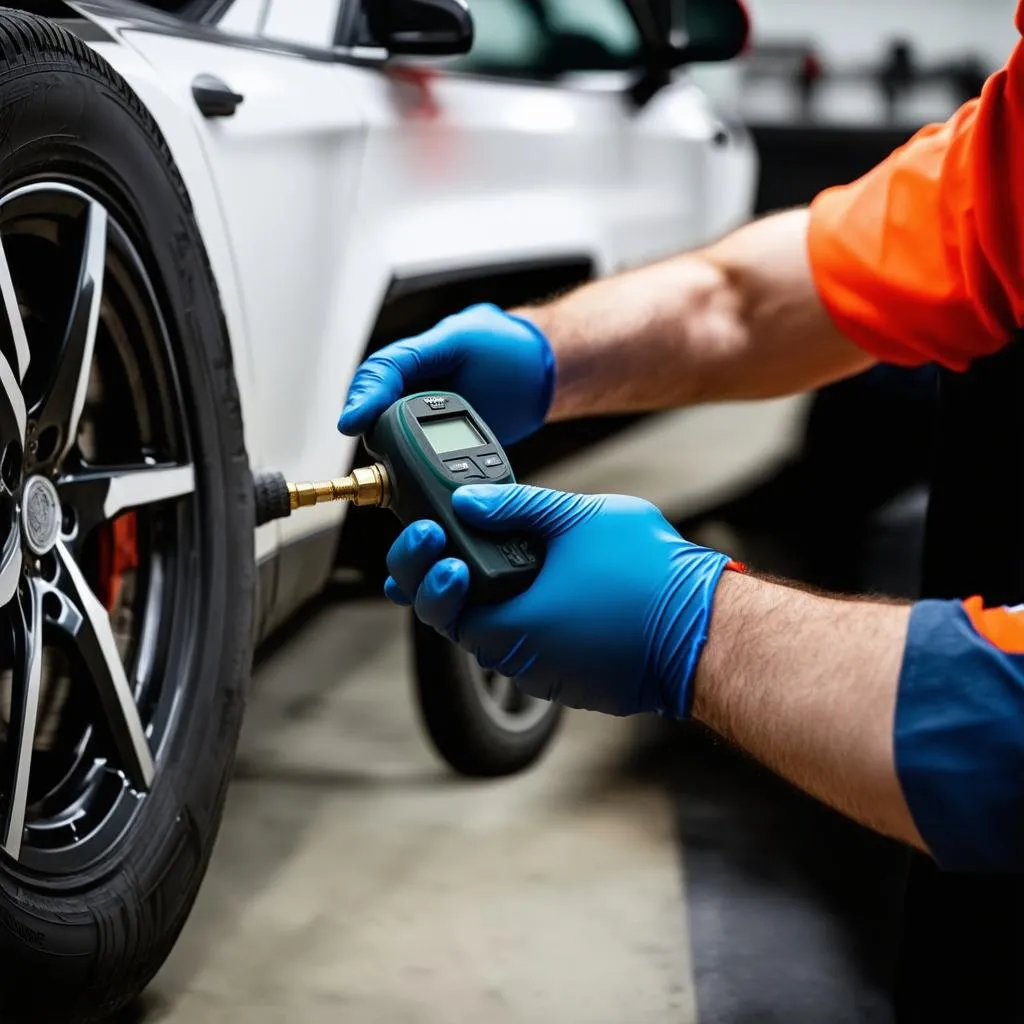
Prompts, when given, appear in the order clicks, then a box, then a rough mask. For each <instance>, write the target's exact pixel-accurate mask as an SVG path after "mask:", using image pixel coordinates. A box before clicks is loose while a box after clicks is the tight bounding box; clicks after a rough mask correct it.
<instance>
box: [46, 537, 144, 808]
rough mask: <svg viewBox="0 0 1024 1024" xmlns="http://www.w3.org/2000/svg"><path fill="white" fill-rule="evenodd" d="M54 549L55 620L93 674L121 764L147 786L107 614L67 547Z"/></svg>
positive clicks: (138, 729) (131, 702)
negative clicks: (57, 614)
mask: <svg viewBox="0 0 1024 1024" xmlns="http://www.w3.org/2000/svg"><path fill="white" fill-rule="evenodd" d="M54 550H55V551H56V552H57V560H58V562H59V563H60V577H59V580H58V584H57V585H58V587H59V589H60V592H61V594H62V595H63V598H64V600H63V601H62V602H61V605H62V607H61V615H60V619H59V620H58V622H57V625H58V626H60V627H61V628H62V629H64V630H65V631H66V632H67V633H69V634H70V635H71V637H72V638H73V639H74V642H75V645H76V646H77V648H78V651H79V653H80V654H81V656H82V659H83V660H84V662H85V665H86V668H87V670H88V672H89V674H90V676H91V677H92V680H93V685H94V686H95V687H96V692H97V696H98V697H99V699H100V704H101V705H102V707H103V713H104V715H105V717H106V720H107V725H108V726H109V727H110V732H111V735H112V736H113V739H114V744H115V745H116V747H117V752H118V755H119V756H120V759H121V767H122V768H123V769H124V772H125V774H126V775H127V776H128V778H129V780H130V781H131V782H132V784H133V785H134V786H135V787H136V788H138V789H149V787H150V786H151V785H152V783H153V774H154V766H153V755H152V753H151V751H150V749H149V741H148V740H147V739H146V731H145V729H144V728H143V725H142V719H141V718H140V717H139V709H138V708H137V707H136V705H135V697H134V695H133V693H132V688H131V684H130V683H129V682H128V677H127V675H126V674H125V671H124V665H123V664H122V663H121V655H120V654H119V653H118V650H117V642H116V641H115V639H114V633H113V630H112V629H111V627H110V616H109V615H108V614H107V610H106V609H105V608H104V607H103V605H102V604H101V603H100V602H99V600H98V598H97V597H96V595H95V594H94V593H93V592H92V589H91V588H90V586H89V584H88V583H87V582H86V580H85V577H84V576H83V575H82V571H81V569H79V568H78V565H77V564H76V562H75V560H74V558H72V556H71V553H70V552H69V551H68V549H67V547H66V546H65V545H64V544H63V543H61V542H58V544H57V546H56V548H55V549H54Z"/></svg>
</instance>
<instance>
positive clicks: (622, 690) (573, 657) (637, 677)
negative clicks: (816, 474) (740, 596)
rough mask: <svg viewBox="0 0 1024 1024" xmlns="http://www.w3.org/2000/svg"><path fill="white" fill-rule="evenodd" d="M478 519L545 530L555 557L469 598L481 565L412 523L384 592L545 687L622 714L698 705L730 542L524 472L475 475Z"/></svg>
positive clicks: (433, 529) (463, 493)
mask: <svg viewBox="0 0 1024 1024" xmlns="http://www.w3.org/2000/svg"><path fill="white" fill-rule="evenodd" d="M453 501H454V507H455V510H456V512H457V514H458V515H459V516H460V517H461V518H462V519H464V520H465V521H466V522H467V523H469V524H470V525H472V526H475V527H477V528H479V529H481V530H487V531H492V532H500V533H505V532H512V531H520V530H521V531H525V532H527V533H534V534H536V535H538V536H540V537H543V538H544V539H545V541H546V542H547V558H546V560H545V563H544V567H543V569H542V570H541V572H540V575H539V576H538V577H537V579H536V580H535V581H534V583H533V586H532V587H530V589H529V590H527V591H526V592H525V593H523V594H520V595H519V596H518V597H515V598H513V599H512V600H511V601H508V602H506V603H504V604H500V605H493V606H486V607H474V608H464V602H465V598H466V593H467V590H468V587H469V570H468V568H467V567H466V564H465V563H464V562H461V561H458V560H457V559H454V558H446V559H442V560H440V561H438V559H439V558H441V555H442V552H443V551H444V547H445V543H446V540H445V535H444V532H443V531H442V529H441V527H440V526H439V525H438V524H437V523H434V522H431V521H426V520H424V521H421V522H418V523H413V524H412V525H411V526H409V527H408V528H407V529H406V530H405V531H404V532H403V533H402V534H401V536H400V537H399V538H398V540H397V541H396V542H395V544H394V546H393V547H392V549H391V552H390V554H389V555H388V570H389V571H390V573H391V578H390V579H389V580H388V581H387V584H386V586H385V593H386V594H387V595H388V597H389V598H391V600H392V601H394V602H395V603H396V604H401V605H409V604H415V609H416V614H417V615H418V616H419V617H420V618H421V619H422V620H423V621H424V622H425V623H427V625H429V626H433V627H434V628H435V629H436V630H438V632H440V633H442V634H444V635H445V636H447V637H448V638H449V639H451V640H454V641H456V642H457V643H460V644H461V645H462V646H463V647H465V648H466V649H467V650H469V651H470V652H471V653H473V654H475V656H476V658H477V660H478V661H479V662H480V664H481V666H483V667H484V668H485V669H494V670H496V671H497V672H500V673H501V674H502V675H506V676H512V677H513V678H515V679H516V680H517V681H518V683H519V686H520V688H521V689H522V690H523V691H524V692H526V693H528V694H531V695H532V696H535V697H542V698H544V699H547V700H556V701H559V702H561V703H563V704H566V705H568V706H569V707H575V708H589V709H591V710H594V711H603V712H605V713H607V714H613V715H629V714H634V713H637V712H645V711H657V712H661V713H664V714H669V715H673V716H676V717H680V718H681V717H685V716H686V715H687V714H688V713H689V710H690V683H691V680H692V678H693V673H694V669H695V667H696V665H697V661H698V659H699V658H700V655H701V651H702V650H703V647H704V642H705V640H706V638H707V632H708V624H709V621H710V618H711V603H712V600H713V598H714V593H715V589H716V587H717V585H718V580H719V578H720V576H721V574H722V571H723V570H724V569H725V568H726V566H727V565H728V563H729V559H728V558H727V557H726V556H725V555H720V554H718V553H716V552H714V551H709V550H707V549H706V548H700V547H697V546H695V545H693V544H690V543H688V542H687V541H685V540H683V538H682V537H680V536H679V534H678V533H677V532H676V531H675V530H674V529H673V528H672V527H671V526H670V525H669V523H668V522H667V521H666V520H665V518H664V516H662V514H661V513H660V512H659V511H658V510H657V509H656V508H655V507H654V506H653V505H650V504H649V503H648V502H646V501H641V500H640V499H638V498H626V497H620V496H618V495H599V496H584V495H579V494H563V493H561V492H559V491H548V490H542V489H540V488H537V487H525V486H522V485H518V484H517V485H513V486H495V485H482V486H471V487H462V488H460V489H459V490H457V491H456V492H455V494H454V497H453Z"/></svg>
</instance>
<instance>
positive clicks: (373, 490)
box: [288, 463, 391, 510]
mask: <svg viewBox="0 0 1024 1024" xmlns="http://www.w3.org/2000/svg"><path fill="white" fill-rule="evenodd" d="M288 499H289V502H290V503H291V507H292V509H293V510H294V509H297V508H309V507H310V506H311V505H323V504H325V503H327V502H330V501H350V502H351V503H352V504H353V505H376V506H378V507H379V508H387V507H388V505H389V504H390V502H391V481H390V480H389V479H388V471H387V469H386V468H385V467H384V466H382V465H380V463H374V464H373V465H372V466H365V467H363V468H362V469H357V470H356V471H355V472H354V473H353V474H352V475H351V476H346V477H342V478H341V479H338V480H322V481H319V482H310V483H300V484H289V485H288Z"/></svg>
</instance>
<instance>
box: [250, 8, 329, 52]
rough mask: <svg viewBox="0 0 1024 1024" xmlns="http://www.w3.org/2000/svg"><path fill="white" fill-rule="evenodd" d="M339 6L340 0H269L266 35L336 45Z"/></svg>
mask: <svg viewBox="0 0 1024 1024" xmlns="http://www.w3.org/2000/svg"><path fill="white" fill-rule="evenodd" d="M339 10H340V7H339V2H338V0H270V6H269V8H268V10H267V12H266V14H265V17H264V21H263V35H265V36H266V37H267V38H268V39H280V40H282V41H283V42H289V43H300V44H301V45H303V46H311V47H315V48H318V49H324V50H327V49H330V48H331V46H333V45H334V37H335V33H336V32H337V29H338V15H339Z"/></svg>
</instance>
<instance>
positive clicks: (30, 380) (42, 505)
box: [0, 181, 196, 878]
mask: <svg viewBox="0 0 1024 1024" xmlns="http://www.w3.org/2000/svg"><path fill="white" fill-rule="evenodd" d="M175 380H176V377H175V372H174V364H173V357H172V355H171V348H170V342H169V338H168V335H167V331H166V328H165V326H164V323H163V320H162V318H161V316H160V311H159V303H158V300H157V298H156V295H155V292H154V289H153V286H152V283H151V281H150V279H149V276H148V274H147V272H146V267H145V263H144V261H143V259H142V257H141V256H140V254H139V252H138V250H137V249H136V248H135V247H134V245H133V243H132V242H131V240H130V238H129V235H128V233H127V232H126V230H125V229H124V228H123V227H122V226H121V224H120V223H119V221H118V218H117V216H116V214H115V213H113V212H112V204H108V203H107V202H105V201H102V200H101V199H100V198H98V197H97V196H96V195H94V194H91V192H90V191H86V189H85V188H84V187H79V184H78V183H70V182H62V181H37V182H33V183H29V184H25V185H23V186H21V187H19V188H17V189H15V190H14V191H11V192H10V193H8V194H7V195H5V196H3V198H0V452H2V454H0V537H2V545H0V669H2V670H4V671H5V673H6V675H5V680H6V689H7V695H6V696H5V699H4V700H3V701H2V702H0V707H3V706H4V705H9V706H6V707H3V710H4V711H5V714H4V715H3V716H2V717H4V718H5V719H6V737H5V741H4V743H3V746H2V747H0V850H2V854H3V856H4V857H5V858H6V861H7V863H8V865H9V867H12V868H14V869H17V870H23V871H26V872H28V873H30V874H35V875H42V876H44V877H47V878H52V877H59V876H62V875H70V874H72V873H74V872H76V871H80V870H82V869H84V868H85V867H86V866H88V865H89V864H91V863H94V862H95V861H96V860H97V859H99V858H100V857H102V856H104V855H106V854H108V853H109V852H110V851H111V849H112V848H114V847H115V846H116V842H117V839H118V837H119V836H120V835H122V834H123V832H124V830H125V828H127V827H128V825H129V824H130V823H131V821H132V820H133V818H134V815H135V814H136V813H138V810H139V808H140V807H141V806H142V805H143V803H144V802H145V800H146V799H147V795H148V794H149V793H150V791H151V790H152V787H153V785H154V780H155V778H156V775H157V771H158V765H159V762H160V758H161V752H162V746H163V744H164V741H165V740H166V739H167V737H168V736H169V735H170V734H171V730H172V726H173V719H174V715H175V709H176V706H177V705H178V704H179V703H180V700H181V698H182V694H181V693H180V692H178V691H176V690H175V687H174V686H173V685H165V682H164V680H163V678H161V673H160V672H157V671H154V670H155V668H157V667H158V662H159V661H160V660H161V659H162V658H163V657H164V655H165V654H166V652H167V650H168V649H169V644H170V643H171V641H172V637H171V633H170V627H171V625H172V624H173V623H172V621H171V620H172V619H173V608H174V607H175V606H177V607H181V602H182V600H183V599H184V598H185V597H186V595H185V593H184V591H183V590H182V588H181V586H180V585H179V584H180V583H181V579H182V574H181V571H180V570H181V568H182V566H180V565H176V560H177V561H178V562H180V558H179V552H180V550H181V548H180V544H181V543H182V542H183V541H187V539H188V537H189V536H192V534H191V533H190V531H193V530H194V529H195V516H194V505H195V498H196V484H195V473H194V468H193V463H192V459H191V455H190V448H189V440H188V433H187V429H186V425H185V416H184V412H183V403H182V401H181V396H180V393H179V391H178V388H177V385H176V383H175ZM111 552H113V554H111ZM126 552H127V553H126ZM118 559H120V562H119V561H118ZM112 565H113V566H115V568H116V577H117V578H116V579H113V578H112V574H113V570H111V568H110V567H111V566H112ZM128 574H130V576H131V580H132V586H130V587H128V588H127V590H126V587H125V585H124V581H125V578H126V576H127V575H128ZM126 594H127V596H125V595H126ZM193 596H194V595H193ZM127 606H130V608H128V609H127V610H126V608H127ZM119 623H120V624H121V625H122V626H125V628H124V629H121V628H119V625H118V624H119ZM122 634H123V635H122ZM58 691H59V699H57V700H50V698H51V697H53V695H54V694H55V693H58ZM49 704H53V706H52V707H51V706H49ZM44 718H47V719H48V720H49V724H48V726H47V728H46V730H45V731H46V732H48V733H49V734H50V735H49V738H48V739H47V740H46V741H45V742H42V740H41V735H42V733H43V732H44V729H43V720H44Z"/></svg>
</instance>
